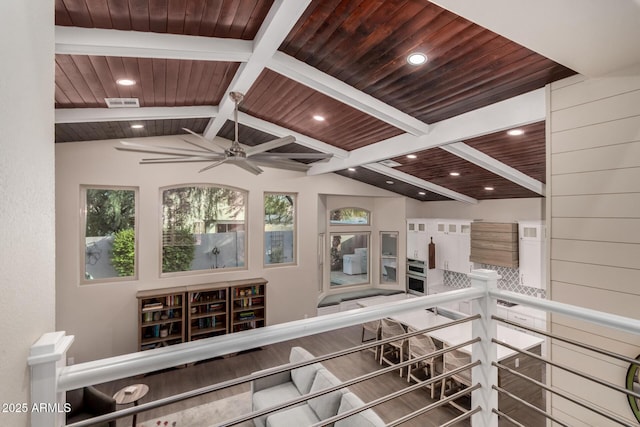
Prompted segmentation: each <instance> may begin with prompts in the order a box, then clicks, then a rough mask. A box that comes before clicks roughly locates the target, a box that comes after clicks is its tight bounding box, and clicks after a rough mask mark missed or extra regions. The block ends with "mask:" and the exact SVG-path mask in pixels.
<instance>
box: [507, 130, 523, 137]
mask: <svg viewBox="0 0 640 427" xmlns="http://www.w3.org/2000/svg"><path fill="white" fill-rule="evenodd" d="M523 134H524V131H523V130H522V129H511V130H508V131H507V135H511V136H519V135H523Z"/></svg>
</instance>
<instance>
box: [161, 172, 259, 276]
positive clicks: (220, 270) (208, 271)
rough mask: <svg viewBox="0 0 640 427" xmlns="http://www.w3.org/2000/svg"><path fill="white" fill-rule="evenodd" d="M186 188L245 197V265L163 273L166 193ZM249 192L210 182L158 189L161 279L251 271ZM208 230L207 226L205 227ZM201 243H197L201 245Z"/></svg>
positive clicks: (175, 185) (174, 185)
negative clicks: (230, 191)
mask: <svg viewBox="0 0 640 427" xmlns="http://www.w3.org/2000/svg"><path fill="white" fill-rule="evenodd" d="M185 187H207V188H211V187H215V188H224V189H228V190H233V191H237V192H240V193H242V194H243V195H244V230H242V231H244V239H243V240H244V242H243V247H244V254H243V255H244V265H242V266H239V267H226V268H208V269H199V270H187V271H170V272H164V271H162V262H163V248H164V202H163V200H164V197H163V196H164V192H165V191H167V190H173V189H177V188H185ZM249 196H250V194H249V190H245V189H243V188H240V187H234V186H231V185H224V184H217V183H209V182H204V183H203V182H199V183H183V184H173V185H167V186H164V187H160V188H159V189H158V210H159V215H158V274H159V277H160V278H168V277H180V276H195V275H202V274H216V273H228V272H231V271H243V270H248V269H249V253H250V251H249V246H248V245H249V228H250V227H249ZM205 228H206V226H205ZM199 244H200V243H199V242H198V243H196V245H199Z"/></svg>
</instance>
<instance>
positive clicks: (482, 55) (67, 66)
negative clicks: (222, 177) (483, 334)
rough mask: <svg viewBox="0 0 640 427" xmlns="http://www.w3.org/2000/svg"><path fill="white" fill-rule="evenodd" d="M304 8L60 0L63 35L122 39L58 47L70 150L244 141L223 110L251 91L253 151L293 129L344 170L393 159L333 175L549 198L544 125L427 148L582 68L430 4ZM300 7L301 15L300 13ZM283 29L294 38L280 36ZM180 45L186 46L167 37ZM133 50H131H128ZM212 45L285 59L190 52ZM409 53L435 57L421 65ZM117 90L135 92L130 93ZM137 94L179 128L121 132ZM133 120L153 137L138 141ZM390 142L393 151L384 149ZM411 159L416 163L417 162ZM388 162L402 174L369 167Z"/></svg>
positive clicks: (247, 122) (411, 192) (299, 147)
mask: <svg viewBox="0 0 640 427" xmlns="http://www.w3.org/2000/svg"><path fill="white" fill-rule="evenodd" d="M306 3H307V2H301V3H299V2H297V1H294V0H285V1H283V3H282V4H281V5H278V4H274V2H273V1H269V0H228V1H224V2H210V1H206V0H175V1H158V2H155V1H154V2H148V1H146V0H145V1H138V0H120V1H107V0H56V14H55V19H56V25H57V26H58V28H61V29H68V30H75V29H100V30H103V31H105V30H106V32H104V33H100V37H102V38H105V37H106V38H110V40H111V43H105V46H106V45H107V44H108V48H109V49H106V48H105V46H99V45H98V44H97V43H98V42H95V43H96V44H95V45H93V46H92V45H91V42H86V43H85V44H87V45H89V47H86V46H85V47H83V48H81V49H80V51H78V48H77V46H75V45H74V44H73V43H70V42H68V41H67V42H65V43H66V44H65V43H60V44H58V45H57V54H56V64H55V65H56V68H55V70H56V90H55V101H56V109H57V110H58V111H57V116H56V117H57V119H56V120H57V123H56V142H70V141H88V140H99V139H118V138H134V137H144V136H160V135H176V134H180V133H183V131H182V130H181V128H183V127H186V128H189V129H192V130H193V131H195V132H197V133H205V131H212V132H214V133H213V134H212V135H209V136H213V135H217V136H220V137H224V138H228V139H233V126H232V122H229V121H228V120H229V119H232V117H231V115H230V111H231V110H230V109H229V108H228V107H226V108H225V103H227V104H228V99H227V94H228V93H229V92H230V91H232V90H238V88H239V87H240V86H242V85H245V86H246V89H247V90H245V91H244V92H246V94H245V99H244V101H243V103H242V104H241V106H240V110H241V112H242V115H241V123H242V126H240V141H241V142H242V143H244V144H246V145H257V144H261V143H264V142H267V141H269V140H271V139H273V138H275V137H279V136H283V135H285V134H287V133H289V132H291V133H294V134H295V135H296V138H297V140H298V141H297V142H298V144H295V145H293V144H292V145H291V146H288V147H281V148H280V149H278V150H276V151H280V152H285V151H286V152H292V151H301V152H314V151H324V152H332V153H334V154H337V155H340V156H341V157H342V158H344V157H345V155H348V156H349V157H350V158H358V157H357V156H356V153H362V152H363V151H362V150H366V151H365V152H366V153H374V152H375V153H378V152H384V153H385V154H383V155H377V157H375V156H373V157H371V156H372V155H371V154H367V155H368V156H370V157H367V156H364V157H363V159H365V160H363V163H362V164H359V165H353V166H356V167H355V168H354V169H355V171H352V170H347V168H346V167H344V166H341V163H340V161H338V160H336V161H335V164H336V165H335V166H331V167H330V168H329V170H328V171H329V172H336V173H339V174H340V175H343V176H347V177H350V178H352V179H356V180H360V181H362V182H366V183H369V184H372V185H375V186H378V187H381V188H384V189H387V190H390V191H393V192H396V193H398V194H402V195H405V196H407V197H412V198H415V199H417V200H447V199H457V200H466V201H470V200H471V201H473V200H483V199H494V198H518V197H540V196H542V195H543V193H544V191H543V190H539V189H538V188H542V189H543V188H544V181H545V124H544V117H539V118H537V119H536V120H532V122H533V123H530V124H528V125H527V124H526V123H518V125H519V127H521V128H522V129H523V130H524V131H525V133H524V135H521V136H517V137H512V136H507V135H506V133H505V130H506V129H505V128H504V126H502V127H500V126H498V127H497V128H496V129H485V130H483V131H481V132H480V133H478V132H476V133H473V132H470V133H469V134H468V135H467V136H468V137H464V135H463V137H462V138H459V139H456V140H455V141H454V140H452V141H444V142H443V143H438V144H435V146H430V145H429V144H426V145H425V144H424V140H425V139H428V138H429V137H430V134H431V132H430V129H431V127H432V126H440V127H442V126H443V124H446V123H448V121H451V120H458V121H461V120H463V119H464V118H466V117H467V116H468V115H465V114H467V113H470V112H474V111H480V110H481V109H483V108H485V107H486V108H488V107H491V106H494V105H498V104H496V103H500V102H501V101H504V102H511V100H513V99H517V97H518V96H520V95H523V94H527V93H530V92H531V91H534V90H538V89H540V88H543V87H544V86H545V85H546V84H548V83H550V82H553V81H556V80H558V79H562V78H565V77H567V76H570V75H572V74H575V72H574V71H572V70H570V69H568V68H566V67H564V66H562V65H560V64H557V63H555V62H553V61H551V60H550V59H548V58H545V57H543V56H541V55H539V54H537V53H536V52H533V51H531V50H529V49H527V48H525V47H523V46H520V45H518V44H516V43H514V42H513V41H511V40H508V39H506V38H504V37H502V36H500V35H498V34H496V33H493V32H491V31H489V30H487V29H485V28H482V27H480V26H478V25H476V24H474V23H473V22H470V21H468V20H466V19H463V18H462V17H460V16H457V15H455V14H453V13H451V12H449V11H447V10H445V9H443V8H441V7H439V6H437V5H435V4H433V3H430V2H429V1H426V0H420V1H418V0H408V1H407V0H403V1H401V0H388V1H384V2H381V1H375V0H351V1H341V0H311V1H308V5H307V7H306V8H304V4H306ZM300 4H302V5H303V6H302V8H301V7H300ZM296 8H298V9H300V12H299V13H298V14H297V15H295V14H294V15H290V14H291V13H292V12H291V10H294V9H296ZM283 23H286V24H288V25H290V27H286V28H289V29H290V30H289V31H287V32H285V33H283V35H282V36H281V39H277V37H278V36H277V34H278V30H279V29H280V28H282V26H283V25H285V24H283ZM123 31H124V32H126V33H123ZM73 34H74V35H75V34H76V33H73ZM83 34H85V33H77V37H78V38H79V37H80V36H81V35H83ZM93 34H94V33H90V34H89V37H91V36H92V35H93ZM123 34H124V35H125V37H123ZM273 34H276V35H275V36H274V35H273ZM140 35H144V36H145V37H147V38H144V39H143V38H141V37H140ZM167 35H174V36H173V37H177V38H171V39H167V38H160V37H164V36H167ZM270 37H275V38H274V39H273V40H271V39H270ZM128 38H131V40H133V41H127V42H123V41H122V40H123V39H128ZM203 38H204V40H211V41H212V43H218V45H217V46H230V44H229V43H230V42H234V43H241V42H242V41H249V42H253V43H252V44H249V45H246V46H249V49H254V46H258V48H261V47H262V46H270V45H273V46H275V47H274V48H273V50H272V51H267V50H266V49H268V48H267V47H264V48H263V49H265V50H263V51H250V52H248V53H246V52H245V53H244V54H245V57H242V59H238V57H237V56H234V55H233V54H232V53H230V52H228V51H225V50H224V48H221V49H220V51H221V52H222V53H220V52H219V51H216V52H208V53H211V54H212V55H213V54H214V53H215V54H216V55H217V56H216V59H208V58H203V57H202V56H198V54H196V53H191V52H190V49H189V48H188V46H190V43H194V44H196V43H200V42H201V41H202V40H203ZM207 38H208V39H207ZM92 40H102V39H101V38H98V37H96V38H95V39H92ZM56 41H57V42H58V37H57V39H56ZM83 41H84V40H83ZM147 41H150V42H149V43H150V44H149V46H164V45H165V44H167V43H176V46H186V48H183V49H181V50H180V52H179V53H176V51H178V50H179V49H173V50H171V48H167V52H170V53H166V54H164V55H163V54H162V53H158V49H156V50H153V49H149V50H145V43H147ZM221 41H222V42H225V43H220V42H221ZM117 43H120V45H118V44H117ZM136 43H137V44H136ZM66 45H71V47H72V48H66ZM132 45H135V48H136V49H137V50H136V49H134V50H133V51H132V50H131V49H132V48H131V46H132ZM233 46H245V45H235V44H234V45H233ZM211 49H212V51H213V50H216V48H214V47H212V48H211ZM70 52H71V53H70ZM194 52H195V48H194ZM411 52H421V53H423V54H425V55H426V56H427V57H428V61H427V62H426V64H424V65H422V66H417V67H416V66H411V65H409V64H408V63H407V59H406V58H407V55H408V54H409V53H411ZM225 55H226V57H225ZM261 58H262V59H261ZM260 61H263V62H260ZM119 78H129V79H133V80H135V81H136V84H135V85H133V86H128V87H124V86H120V85H117V84H116V83H115V82H116V80H118V79H119ZM247 81H248V82H247ZM129 97H131V98H138V100H139V103H140V107H141V108H143V109H147V110H145V111H149V112H151V113H150V114H152V113H153V112H156V111H160V109H161V108H166V107H170V108H171V110H169V111H170V112H175V116H173V117H172V116H171V113H169V114H168V115H167V113H166V112H165V110H162V111H163V115H158V117H155V118H148V117H147V118H145V119H140V120H136V119H135V117H136V116H135V112H134V111H133V109H131V110H130V112H131V116H130V117H127V112H129V111H127V112H123V113H122V114H121V115H119V116H118V118H117V119H115V120H113V119H111V117H112V116H110V115H109V114H107V113H105V112H104V111H105V110H107V106H106V103H105V100H104V98H129ZM197 106H202V107H217V108H218V110H217V113H216V111H215V110H214V111H213V112H212V113H211V114H210V115H209V116H208V117H204V118H203V116H202V115H199V116H193V117H188V116H185V114H187V113H185V112H184V111H185V110H184V108H187V107H197ZM123 110H124V109H123ZM63 114H64V116H63ZM216 114H220V115H221V117H219V119H221V120H215V119H216V117H215V116H216ZM314 115H321V116H323V117H324V121H322V122H319V121H315V120H313V118H312V117H313V116H314ZM58 117H65V119H62V118H60V119H58ZM86 117H90V118H86ZM470 120H472V119H470ZM530 122H531V121H530ZM456 123H458V122H456ZM132 124H142V125H144V128H143V129H136V130H134V129H131V127H130V126H131V125H132ZM525 125H526V126H525ZM398 138H399V139H398ZM414 139H415V144H413V143H411V141H413V140H414ZM396 140H398V141H400V140H402V141H409V143H408V145H409V146H412V147H415V149H413V150H411V149H409V150H408V149H406V147H405V146H404V145H403V148H402V149H401V150H400V148H398V150H399V151H395V152H394V151H393V146H394V144H393V143H391V142H392V141H396ZM389 144H391V147H392V149H391V150H389V148H385V147H388V146H389ZM447 144H451V145H450V147H451V149H448V146H447ZM440 146H441V147H440ZM398 147H400V145H398ZM385 150H386V151H385ZM409 151H414V153H413V154H415V156H416V158H415V159H408V158H407V157H406V156H405V154H407V153H408V152H409ZM468 152H471V153H472V154H471V155H468V154H465V153H468ZM461 153H462V154H461ZM398 154H402V155H398ZM381 156H382V157H381ZM485 157H486V158H488V159H489V160H486V159H485ZM366 159H369V160H366ZM371 159H373V160H372V161H370V160H371ZM384 159H391V160H393V161H395V162H397V163H399V166H397V167H395V168H380V167H371V166H370V163H377V162H378V161H380V160H384ZM332 165H333V163H332ZM487 165H488V166H487ZM358 166H361V167H358ZM312 169H313V168H312ZM503 170H504V171H505V172H504V173H503ZM450 172H459V173H460V175H459V176H456V177H453V176H451V175H449V173H450ZM387 181H393V182H394V184H393V185H390V184H388V183H387ZM485 187H493V188H494V190H485ZM443 189H444V190H443Z"/></svg>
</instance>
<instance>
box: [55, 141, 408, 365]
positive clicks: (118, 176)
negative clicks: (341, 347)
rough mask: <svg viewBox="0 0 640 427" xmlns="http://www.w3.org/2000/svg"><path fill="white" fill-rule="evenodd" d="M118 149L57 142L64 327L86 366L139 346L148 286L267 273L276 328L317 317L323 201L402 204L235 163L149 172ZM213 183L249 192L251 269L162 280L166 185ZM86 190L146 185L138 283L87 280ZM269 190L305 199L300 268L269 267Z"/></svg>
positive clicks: (360, 187)
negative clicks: (83, 280) (141, 303)
mask: <svg viewBox="0 0 640 427" xmlns="http://www.w3.org/2000/svg"><path fill="white" fill-rule="evenodd" d="M150 141H155V142H158V141H161V142H163V143H166V142H170V143H171V144H180V142H179V140H178V141H176V140H175V139H174V138H171V137H168V138H154V139H150ZM116 144H117V141H94V142H79V143H64V144H57V145H56V167H57V176H56V178H57V180H56V209H57V213H56V216H57V223H56V231H57V234H58V239H57V267H58V268H57V274H56V291H57V305H56V310H57V314H58V317H57V324H56V327H57V329H58V330H66V331H67V332H68V333H69V334H73V335H75V336H76V342H75V343H74V345H73V347H72V349H71V351H70V355H72V356H74V357H75V358H76V361H77V362H80V361H86V360H92V359H96V358H102V357H108V356H112V355H117V354H124V353H128V352H132V351H136V350H137V329H136V328H137V317H136V310H137V300H136V298H135V294H136V292H137V291H138V290H140V289H155V288H161V287H168V286H175V285H184V284H195V283H210V282H218V281H224V280H234V279H243V278H250V277H264V278H266V279H267V280H268V281H269V285H268V294H267V298H268V312H267V320H268V323H269V324H276V323H280V322H285V321H289V320H295V319H301V318H303V317H304V316H305V315H308V316H313V315H315V313H316V302H317V296H318V285H319V277H318V274H319V270H318V265H317V260H318V257H317V251H318V250H317V248H318V244H317V242H318V225H319V222H320V221H322V218H321V217H322V212H321V211H322V210H323V206H322V200H324V199H326V198H328V197H335V196H326V197H324V196H322V195H323V194H327V193H328V194H332V195H340V194H344V195H354V194H357V195H358V196H360V197H361V198H362V199H363V200H365V201H366V203H369V204H370V205H371V206H372V207H373V209H374V212H375V210H376V209H378V208H377V203H378V202H374V201H373V199H371V197H373V196H375V197H391V199H393V200H399V199H402V198H398V197H397V195H394V194H393V193H390V192H387V191H384V190H380V189H377V188H375V187H372V186H369V185H367V184H362V183H359V182H357V181H354V180H351V179H348V178H343V177H341V176H339V175H336V174H329V175H321V176H313V177H311V176H306V175H305V174H302V173H298V172H290V171H284V170H274V169H266V170H265V173H263V174H262V175H259V176H257V177H256V176H253V175H251V174H249V173H248V172H246V171H244V170H242V169H240V168H238V167H235V166H233V165H223V166H220V167H217V168H214V169H212V170H210V171H208V172H205V173H202V174H198V173H197V170H198V169H199V168H198V166H194V164H181V165H142V166H141V165H139V164H138V163H137V162H138V160H139V159H140V158H141V155H138V154H135V153H123V152H119V151H116V150H115V149H114V148H113V147H114V146H115V145H116ZM203 182H207V183H216V184H222V185H230V186H235V187H239V188H243V189H246V190H248V191H249V201H248V212H249V216H248V228H249V231H248V232H249V242H248V259H249V261H248V263H249V265H248V270H246V271H234V272H216V273H199V274H192V275H184V276H179V277H170V278H160V277H159V270H160V247H159V242H160V228H161V218H160V208H159V206H160V205H159V200H160V193H159V188H160V187H163V186H167V185H175V184H189V183H203ZM81 184H87V185H126V186H136V187H139V189H140V206H139V210H138V211H139V239H138V242H139V246H138V253H139V273H138V274H139V280H138V281H131V282H115V283H108V284H89V285H80V284H79V277H80V271H81V265H80V262H81V260H82V262H84V261H83V258H82V256H81V251H80V244H79V242H80V240H81V239H80V232H81V230H80V202H81V201H80V196H79V187H80V185H81ZM265 191H278V192H294V193H297V194H298V203H297V206H298V251H299V253H298V265H297V266H294V267H270V268H266V269H265V268H263V263H262V260H263V257H262V250H263V249H262V244H263V224H262V221H263V218H262V198H263V194H264V192H265ZM391 199H390V200H391ZM385 200H386V199H385ZM380 203H381V207H380V210H381V211H384V212H390V211H391V210H390V208H389V207H388V206H386V203H385V202H380ZM395 218H396V219H395V221H397V222H398V224H401V228H399V230H403V229H404V216H401V215H396V217H395ZM385 225H386V224H385Z"/></svg>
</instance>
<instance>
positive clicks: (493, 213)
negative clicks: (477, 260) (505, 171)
mask: <svg viewBox="0 0 640 427" xmlns="http://www.w3.org/2000/svg"><path fill="white" fill-rule="evenodd" d="M544 213H545V199H544V198H543V197H536V198H526V199H495V200H480V201H478V203H476V204H472V203H464V202H458V201H453V200H451V201H441V202H426V203H423V204H422V206H421V207H420V213H419V215H417V216H415V218H451V219H470V220H484V221H491V222H516V221H524V220H532V221H533V220H541V219H544V218H545V215H544Z"/></svg>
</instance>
